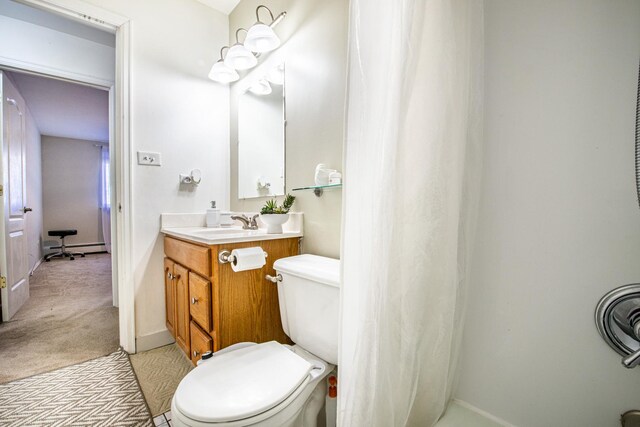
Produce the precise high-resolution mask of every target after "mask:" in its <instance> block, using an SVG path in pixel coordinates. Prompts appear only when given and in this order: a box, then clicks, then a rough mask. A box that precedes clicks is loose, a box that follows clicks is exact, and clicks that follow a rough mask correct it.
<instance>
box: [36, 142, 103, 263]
mask: <svg viewBox="0 0 640 427" xmlns="http://www.w3.org/2000/svg"><path fill="white" fill-rule="evenodd" d="M95 145H96V143H95V142H92V141H83V140H79V139H69V138H57V137H52V136H45V135H43V136H42V182H43V186H42V200H43V212H44V237H43V238H44V240H57V238H56V237H49V236H48V235H47V233H48V232H49V230H56V229H57V230H60V229H69V228H71V229H76V230H78V234H77V235H75V236H69V237H66V238H65V243H66V244H80V243H96V242H104V239H103V236H102V222H101V217H100V148H99V147H96V146H95ZM73 250H75V251H83V250H87V251H96V250H104V247H88V248H74V249H73Z"/></svg>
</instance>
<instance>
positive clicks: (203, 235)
mask: <svg viewBox="0 0 640 427" xmlns="http://www.w3.org/2000/svg"><path fill="white" fill-rule="evenodd" d="M160 232H161V233H163V234H166V235H167V236H173V237H177V238H179V239H185V240H191V241H194V242H199V243H205V244H207V245H219V244H223V243H239V242H255V241H258V240H275V239H289V238H291V237H302V233H301V232H298V231H284V232H283V233H282V234H267V229H266V228H263V229H258V230H243V229H242V227H239V226H233V227H226V228H223V227H220V228H207V227H167V228H162V229H161V230H160Z"/></svg>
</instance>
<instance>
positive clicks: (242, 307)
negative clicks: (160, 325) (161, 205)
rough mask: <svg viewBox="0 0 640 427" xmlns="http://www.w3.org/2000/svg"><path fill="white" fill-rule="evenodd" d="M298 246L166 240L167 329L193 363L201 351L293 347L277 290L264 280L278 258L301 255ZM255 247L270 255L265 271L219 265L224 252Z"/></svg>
mask: <svg viewBox="0 0 640 427" xmlns="http://www.w3.org/2000/svg"><path fill="white" fill-rule="evenodd" d="M298 243H299V239H298V238H291V239H276V240H264V241H259V242H247V243H234V244H228V245H219V246H206V245H202V244H199V243H195V242H188V241H184V240H180V239H176V238H173V237H165V239H164V244H165V254H166V255H167V258H166V259H165V294H166V295H165V298H166V304H167V310H166V313H167V329H169V332H171V334H172V335H173V336H174V338H175V339H176V342H177V343H178V345H179V346H180V348H182V350H183V351H184V352H185V353H186V354H187V355H189V357H190V359H191V361H192V362H193V363H194V364H195V363H196V362H197V361H198V360H199V359H200V357H201V356H202V353H204V352H206V351H209V350H212V351H218V350H220V349H223V348H225V347H228V346H230V345H232V344H236V343H238V342H246V341H251V342H267V341H278V342H280V343H283V344H291V340H289V338H288V337H287V336H286V334H285V333H284V331H283V329H282V322H281V319H280V307H279V303H278V287H277V285H275V284H273V283H272V282H270V281H268V280H266V278H265V276H266V275H267V274H269V275H272V276H273V275H275V271H274V270H273V263H274V262H275V261H276V260H278V259H280V258H284V257H289V256H294V255H297V254H298ZM255 246H260V247H261V248H262V249H263V250H264V251H265V252H267V254H268V256H267V263H266V265H265V266H264V267H262V268H261V269H255V270H248V271H242V272H234V271H233V270H232V269H231V265H229V264H220V263H219V261H218V253H219V252H220V251H222V250H229V251H231V250H233V249H238V248H248V247H255ZM204 257H206V259H207V261H206V262H205V261H203V259H204ZM169 272H171V274H172V275H173V279H169V278H170V277H171V276H170V275H168V273H169Z"/></svg>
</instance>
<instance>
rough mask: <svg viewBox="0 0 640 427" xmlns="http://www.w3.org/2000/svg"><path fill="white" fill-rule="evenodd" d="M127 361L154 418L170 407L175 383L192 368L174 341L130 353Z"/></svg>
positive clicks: (176, 384)
mask: <svg viewBox="0 0 640 427" xmlns="http://www.w3.org/2000/svg"><path fill="white" fill-rule="evenodd" d="M131 364H132V365H133V370H134V371H135V372H136V375H137V377H138V381H140V388H142V392H143V393H144V397H145V399H147V403H148V404H149V409H150V410H151V414H152V415H153V416H154V417H155V416H157V415H160V414H163V413H165V412H167V411H168V410H170V409H171V399H172V398H173V394H174V393H175V392H176V389H177V388H178V384H180V381H182V379H183V378H184V377H185V375H187V374H188V373H189V371H191V370H192V369H193V365H192V364H191V362H190V361H189V359H187V356H186V355H185V354H184V353H183V352H182V350H180V347H178V345H177V344H172V345H167V346H164V347H160V348H155V349H153V350H149V351H144V352H142V353H138V354H132V355H131Z"/></svg>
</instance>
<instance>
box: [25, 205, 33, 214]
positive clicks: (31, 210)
mask: <svg viewBox="0 0 640 427" xmlns="http://www.w3.org/2000/svg"><path fill="white" fill-rule="evenodd" d="M22 212H24V213H27V212H33V209H31V208H28V207H26V206H25V207H23V208H22Z"/></svg>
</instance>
